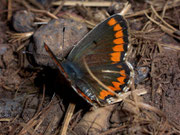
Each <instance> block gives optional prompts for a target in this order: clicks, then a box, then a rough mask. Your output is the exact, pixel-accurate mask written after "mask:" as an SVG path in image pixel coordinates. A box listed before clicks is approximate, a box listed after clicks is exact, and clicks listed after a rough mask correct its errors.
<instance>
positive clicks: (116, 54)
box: [111, 52, 121, 62]
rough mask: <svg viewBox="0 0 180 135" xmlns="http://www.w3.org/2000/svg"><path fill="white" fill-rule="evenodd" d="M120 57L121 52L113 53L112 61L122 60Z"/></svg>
mask: <svg viewBox="0 0 180 135" xmlns="http://www.w3.org/2000/svg"><path fill="white" fill-rule="evenodd" d="M120 57H121V52H114V53H111V61H113V62H117V61H120Z"/></svg>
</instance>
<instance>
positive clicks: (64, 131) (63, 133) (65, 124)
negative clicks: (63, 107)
mask: <svg viewBox="0 0 180 135" xmlns="http://www.w3.org/2000/svg"><path fill="white" fill-rule="evenodd" d="M75 106H76V105H75V104H73V103H70V104H69V106H68V109H67V112H66V115H65V118H64V121H63V126H62V128H61V131H60V135H66V134H67V128H68V125H69V122H70V120H71V118H72V115H73V112H74V109H75Z"/></svg>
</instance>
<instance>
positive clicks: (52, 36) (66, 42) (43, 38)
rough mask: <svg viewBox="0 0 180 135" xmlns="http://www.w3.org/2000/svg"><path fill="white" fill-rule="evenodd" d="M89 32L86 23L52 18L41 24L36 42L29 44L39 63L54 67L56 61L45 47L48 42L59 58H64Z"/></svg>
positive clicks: (35, 37)
mask: <svg viewBox="0 0 180 135" xmlns="http://www.w3.org/2000/svg"><path fill="white" fill-rule="evenodd" d="M86 33H87V27H86V25H85V24H83V23H80V22H76V21H73V20H69V19H58V20H55V19H54V20H52V21H50V22H49V23H48V24H47V25H43V26H41V27H40V28H39V29H38V30H37V31H36V32H35V34H34V35H33V38H34V44H31V46H29V49H28V51H29V52H32V54H33V58H34V60H35V62H36V63H37V65H41V66H50V67H54V65H55V64H54V62H53V61H52V60H51V58H50V56H49V54H48V53H47V52H46V50H45V49H44V44H45V43H46V44H47V45H48V46H49V47H50V49H51V50H52V51H53V53H54V54H55V56H56V57H57V58H58V59H63V58H64V57H65V56H67V54H68V53H69V52H70V50H71V49H72V48H73V47H74V45H75V44H77V42H78V41H80V39H81V38H82V37H83V36H84V35H85V34H86Z"/></svg>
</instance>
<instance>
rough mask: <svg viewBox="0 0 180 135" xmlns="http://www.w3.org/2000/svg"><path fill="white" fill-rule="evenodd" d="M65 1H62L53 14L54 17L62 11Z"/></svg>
mask: <svg viewBox="0 0 180 135" xmlns="http://www.w3.org/2000/svg"><path fill="white" fill-rule="evenodd" d="M65 1H66V0H63V1H62V2H61V4H60V5H59V6H58V8H57V9H56V10H55V11H54V12H53V14H54V15H57V13H58V12H59V11H60V10H61V9H62V7H63V5H64V3H65Z"/></svg>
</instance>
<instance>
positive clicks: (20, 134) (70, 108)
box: [0, 0, 180, 135]
mask: <svg viewBox="0 0 180 135" xmlns="http://www.w3.org/2000/svg"><path fill="white" fill-rule="evenodd" d="M74 2H76V1H74ZM74 2H72V1H71V2H69V1H68V0H65V1H63V2H61V3H56V2H54V1H51V0H44V1H43V0H42V1H39V2H38V0H37V1H36V0H14V1H12V0H8V1H7V0H1V2H0V135H15V134H17V135H29V134H31V135H42V134H43V135H44V134H45V135H59V134H61V135H65V134H67V135H97V134H100V135H126V134H127V135H180V1H179V0H171V1H170V0H156V1H153V0H152V1H151V0H146V1H143V0H137V1H133V0H129V1H126V0H123V1H120V2H119V1H113V3H111V2H112V1H104V0H101V1H97V0H95V1H84V5H85V6H82V5H81V4H78V5H77V3H74ZM127 2H129V4H131V7H130V8H129V10H128V11H127V13H126V14H125V15H124V17H125V18H126V20H127V22H128V24H129V33H130V42H131V52H130V55H129V56H128V59H129V61H130V62H131V64H132V65H133V67H134V70H135V78H134V81H135V84H133V85H132V87H131V90H130V91H132V93H131V92H129V93H130V95H129V96H128V97H127V98H125V99H124V100H123V101H122V102H119V103H116V104H113V105H108V106H105V107H100V108H93V107H92V106H91V105H89V104H88V103H87V102H86V101H85V100H84V99H82V98H81V97H80V96H79V95H78V94H77V93H76V92H75V91H74V90H73V89H72V88H71V86H70V85H69V83H68V82H67V80H66V79H65V78H64V76H62V75H61V74H60V72H59V70H58V69H57V67H56V65H55V64H54V62H53V61H52V60H51V59H50V57H49V55H48V54H47V53H46V51H45V49H44V45H43V43H44V41H45V42H46V43H47V44H48V45H50V46H51V48H52V50H53V52H54V53H55V55H56V57H58V59H61V60H62V59H64V58H66V57H67V55H68V53H69V51H70V50H71V49H72V48H73V47H74V45H75V44H76V43H77V42H78V41H79V40H80V39H81V38H83V37H84V35H85V34H86V33H88V32H89V31H90V30H91V29H92V28H94V27H95V26H96V25H97V24H98V23H100V22H101V21H103V20H105V19H106V18H107V17H108V16H110V15H113V14H115V13H119V12H121V11H122V9H123V8H124V7H125V5H126V3H127ZM68 3H70V4H68ZM48 22H49V23H48ZM64 28H66V29H64ZM64 30H66V32H65V34H64ZM62 45H64V46H63V49H62ZM140 71H142V73H141V74H138V73H139V72H140ZM136 90H139V91H140V92H142V95H141V96H138V95H137V93H136ZM133 91H134V92H133Z"/></svg>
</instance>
